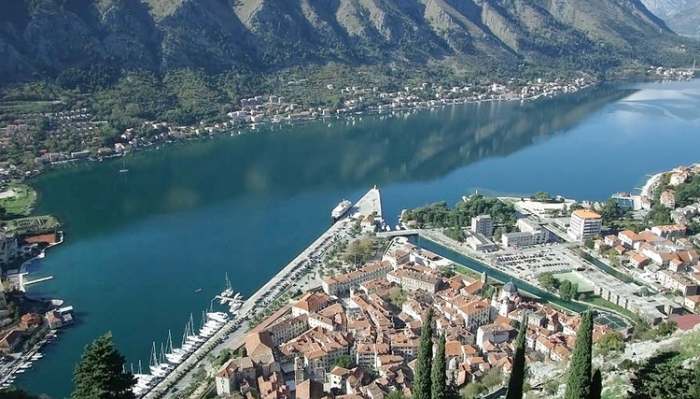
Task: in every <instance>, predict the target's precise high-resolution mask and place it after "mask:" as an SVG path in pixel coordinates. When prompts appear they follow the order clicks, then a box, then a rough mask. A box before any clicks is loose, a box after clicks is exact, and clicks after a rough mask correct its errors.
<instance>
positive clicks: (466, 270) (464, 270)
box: [453, 263, 481, 280]
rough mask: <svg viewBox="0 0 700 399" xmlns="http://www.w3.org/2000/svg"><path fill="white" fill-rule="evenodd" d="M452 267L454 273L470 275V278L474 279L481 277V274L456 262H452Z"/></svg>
mask: <svg viewBox="0 0 700 399" xmlns="http://www.w3.org/2000/svg"><path fill="white" fill-rule="evenodd" d="M453 267H454V271H455V272H456V273H459V274H461V275H464V276H467V277H471V278H473V279H476V280H479V279H481V274H479V273H477V272H475V271H474V270H472V269H469V268H468V267H466V266H462V265H458V264H456V263H453Z"/></svg>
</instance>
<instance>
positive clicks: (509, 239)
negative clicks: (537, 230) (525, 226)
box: [501, 231, 533, 248]
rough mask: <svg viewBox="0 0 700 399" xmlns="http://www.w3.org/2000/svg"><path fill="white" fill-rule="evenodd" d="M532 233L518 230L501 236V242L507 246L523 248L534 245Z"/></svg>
mask: <svg viewBox="0 0 700 399" xmlns="http://www.w3.org/2000/svg"><path fill="white" fill-rule="evenodd" d="M532 240H533V235H532V233H525V232H522V231H516V232H513V233H506V234H503V235H502V236H501V244H503V246H504V247H506V248H522V247H527V246H530V245H532Z"/></svg>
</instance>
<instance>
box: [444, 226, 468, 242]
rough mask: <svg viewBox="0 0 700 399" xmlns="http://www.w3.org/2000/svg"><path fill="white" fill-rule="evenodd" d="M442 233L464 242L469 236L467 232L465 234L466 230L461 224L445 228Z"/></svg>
mask: <svg viewBox="0 0 700 399" xmlns="http://www.w3.org/2000/svg"><path fill="white" fill-rule="evenodd" d="M442 233H443V234H444V235H446V236H447V237H449V238H451V239H453V240H455V241H459V242H464V240H465V239H466V238H467V236H466V234H464V230H463V229H462V227H459V226H452V227H448V228H446V229H445V230H443V231H442Z"/></svg>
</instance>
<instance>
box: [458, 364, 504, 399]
mask: <svg viewBox="0 0 700 399" xmlns="http://www.w3.org/2000/svg"><path fill="white" fill-rule="evenodd" d="M502 383H503V374H502V373H501V371H500V370H499V369H491V370H489V371H487V372H486V374H484V376H483V377H481V380H480V381H479V382H474V383H471V384H468V385H467V386H466V387H464V388H462V398H464V399H476V398H479V397H481V395H482V394H483V393H485V392H488V391H489V389H491V388H493V387H496V386H498V385H500V384H502Z"/></svg>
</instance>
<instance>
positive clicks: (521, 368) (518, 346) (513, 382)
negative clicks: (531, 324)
mask: <svg viewBox="0 0 700 399" xmlns="http://www.w3.org/2000/svg"><path fill="white" fill-rule="evenodd" d="M526 333H527V316H524V317H523V320H522V321H521V322H520V331H519V332H518V337H517V338H516V339H515V354H514V355H513V371H511V373H510V380H509V381H508V393H507V394H506V399H520V398H522V397H523V384H524V383H525V335H526Z"/></svg>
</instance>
